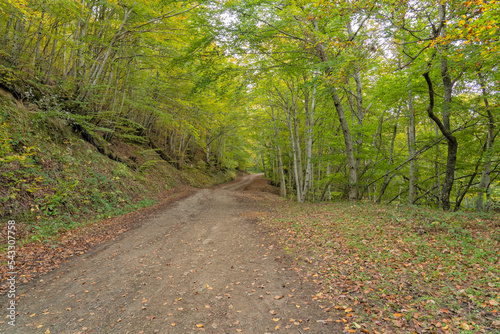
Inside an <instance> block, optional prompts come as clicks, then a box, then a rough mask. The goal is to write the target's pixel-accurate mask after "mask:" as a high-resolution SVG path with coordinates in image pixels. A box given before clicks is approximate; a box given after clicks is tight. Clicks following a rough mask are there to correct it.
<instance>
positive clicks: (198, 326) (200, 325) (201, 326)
mask: <svg viewBox="0 0 500 334" xmlns="http://www.w3.org/2000/svg"><path fill="white" fill-rule="evenodd" d="M196 327H197V328H203V327H205V325H203V324H197V325H196Z"/></svg>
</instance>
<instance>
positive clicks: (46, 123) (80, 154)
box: [0, 89, 234, 246]
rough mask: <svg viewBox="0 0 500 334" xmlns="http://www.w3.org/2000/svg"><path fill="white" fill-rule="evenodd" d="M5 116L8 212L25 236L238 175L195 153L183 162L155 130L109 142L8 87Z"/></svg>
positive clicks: (0, 130)
mask: <svg viewBox="0 0 500 334" xmlns="http://www.w3.org/2000/svg"><path fill="white" fill-rule="evenodd" d="M0 117H1V118H0V138H1V147H0V216H1V217H2V219H3V220H5V219H7V218H8V219H15V220H16V222H17V224H18V231H19V232H18V233H19V234H18V235H17V238H18V239H19V240H23V242H27V241H40V240H42V239H44V238H46V237H50V236H53V235H55V234H58V233H61V232H64V231H67V230H68V229H71V228H73V227H75V226H77V225H81V224H85V223H87V222H91V221H96V220H99V219H104V218H108V217H111V216H115V215H119V214H123V213H127V212H130V211H132V210H137V209H139V208H141V207H145V206H150V205H152V204H155V203H157V202H158V200H159V199H161V198H162V196H164V194H165V193H167V192H169V191H170V192H171V191H172V189H175V188H178V187H181V186H192V187H207V186H211V185H214V184H217V183H221V182H224V181H227V180H230V179H231V178H233V177H234V172H223V171H220V170H217V169H215V168H212V169H211V170H209V169H207V168H199V166H204V164H203V163H202V164H200V163H199V161H197V160H196V159H195V158H193V160H188V161H187V162H186V164H184V166H183V168H176V167H174V166H173V163H174V162H170V161H165V159H166V155H165V153H164V152H163V151H161V150H160V149H158V148H155V147H154V143H153V141H152V139H151V138H150V137H148V136H147V135H144V136H143V137H141V138H142V139H143V141H142V143H137V142H134V141H132V140H126V138H127V137H124V136H114V137H113V138H112V139H111V140H109V141H106V140H105V139H104V138H103V136H102V132H101V133H99V131H98V129H95V128H94V130H95V131H94V132H92V134H90V133H89V131H88V130H84V129H82V128H80V129H79V128H78V127H76V126H75V124H77V123H72V121H71V120H70V119H69V117H68V119H63V118H61V115H60V114H56V113H53V112H52V113H51V112H50V111H49V110H43V109H41V108H40V107H39V106H38V105H37V104H36V103H32V102H30V101H24V102H23V101H20V100H18V99H16V98H15V97H14V96H13V95H12V94H11V93H10V92H9V91H7V90H6V89H0ZM77 125H78V124H77ZM144 143H146V144H144ZM174 158H175V157H174ZM172 159H173V158H172ZM3 227H4V228H6V227H7V225H5V226H3ZM2 236H3V237H6V234H2ZM1 244H2V246H4V245H7V243H6V241H5V240H2V242H1Z"/></svg>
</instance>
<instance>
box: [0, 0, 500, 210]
mask: <svg viewBox="0 0 500 334" xmlns="http://www.w3.org/2000/svg"><path fill="white" fill-rule="evenodd" d="M0 12H1V13H2V15H1V17H0V29H1V31H2V34H1V39H2V40H1V43H2V46H3V47H2V49H1V50H0V60H1V64H0V66H1V67H0V84H1V86H2V87H3V88H5V89H6V90H8V91H9V92H12V93H13V94H14V96H16V98H19V99H21V100H23V101H29V102H30V103H32V104H34V105H36V106H37V108H39V109H40V110H42V111H43V113H44V114H45V115H46V116H47V117H54V118H56V119H60V120H62V121H64V122H66V124H68V126H70V127H71V128H72V129H73V130H74V131H76V132H78V133H80V134H81V136H82V138H84V139H85V140H87V141H88V142H90V143H92V144H93V145H95V146H96V147H97V148H98V149H99V150H100V152H103V153H104V154H107V155H108V156H110V157H111V158H113V154H112V153H110V152H108V150H107V149H106V146H107V145H108V144H109V143H111V142H112V140H113V138H119V139H120V140H126V141H129V142H133V143H137V144H141V145H147V146H149V147H150V148H152V149H154V150H156V151H157V152H159V154H160V155H161V156H162V157H163V158H164V159H165V160H167V161H169V162H171V163H172V164H174V165H175V166H176V167H178V168H183V166H185V165H186V164H188V165H193V164H194V165H197V166H200V167H201V168H209V167H210V166H212V167H214V168H222V169H227V170H229V169H233V170H234V169H240V170H244V169H245V168H247V167H249V166H251V165H252V164H258V165H259V166H260V168H261V170H262V171H264V172H265V173H266V175H267V176H268V177H269V178H271V179H272V181H273V182H274V184H276V185H278V186H279V187H280V193H281V195H282V196H283V197H286V196H289V197H294V198H295V199H296V200H297V201H298V202H304V201H313V202H314V201H333V200H339V199H345V200H349V201H357V200H366V201H372V202H377V203H404V204H406V203H408V204H418V205H427V206H433V207H439V208H442V209H443V210H445V211H448V210H455V211H456V210H459V209H465V210H477V211H487V210H491V209H496V208H497V207H498V201H499V199H500V186H499V180H498V177H499V173H500V167H499V164H500V161H499V159H498V156H499V155H498V143H497V141H496V140H495V139H496V137H497V135H498V131H499V129H498V118H499V116H500V115H499V109H498V105H499V104H498V84H499V77H498V59H499V34H500V32H499V30H498V22H499V15H500V14H499V6H498V4H497V2H496V1H495V0H491V1H483V0H476V1H465V2H464V1H452V0H450V1H440V2H438V1H418V2H415V1H408V0H401V1H377V2H372V1H354V0H350V1H324V0H318V1H289V2H287V1H285V2H281V1H223V2H220V1H215V2H211V1H207V2H204V1H201V2H178V1H151V0H136V1H121V0H120V1H116V0H113V1H92V0H81V1H73V0H44V1H30V0H21V1H2V2H1V3H0ZM7 114H8V113H7V112H4V114H3V116H2V117H3V118H6V117H8V115H7ZM3 124H4V125H5V123H4V122H3ZM4 125H3V126H2V129H1V131H2V132H1V135H2V138H3V140H2V151H1V152H0V153H1V157H0V159H1V161H2V164H21V165H22V164H23V162H25V161H26V160H25V159H27V158H28V159H29V157H30V155H32V154H33V150H35V149H34V148H33V147H22V145H19V144H18V145H16V141H15V140H14V139H12V138H13V137H14V135H13V134H12V133H9V130H8V128H7V127H6V126H4ZM115 158H116V157H115ZM4 169H5V168H4ZM7 169H8V168H7ZM8 170H9V169H8ZM9 173H10V174H9ZM2 177H4V178H7V179H9V178H12V177H13V176H12V173H11V171H10V172H5V170H4V173H3V176H2Z"/></svg>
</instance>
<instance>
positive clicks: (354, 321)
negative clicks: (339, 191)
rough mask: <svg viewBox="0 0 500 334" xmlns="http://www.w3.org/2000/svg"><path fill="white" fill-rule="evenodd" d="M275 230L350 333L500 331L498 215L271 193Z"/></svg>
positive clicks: (267, 223)
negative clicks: (304, 200)
mask: <svg viewBox="0 0 500 334" xmlns="http://www.w3.org/2000/svg"><path fill="white" fill-rule="evenodd" d="M268 205H269V206H270V207H272V208H273V213H272V214H269V215H268V216H266V217H265V218H263V219H262V221H261V224H263V225H265V226H266V227H268V228H270V229H271V231H272V232H271V233H272V234H273V235H275V236H276V237H277V238H278V239H279V243H280V245H281V248H282V249H283V250H284V251H286V252H287V253H288V254H289V256H290V257H291V259H292V265H293V266H294V267H295V269H296V270H297V271H298V272H300V273H301V274H302V275H303V276H305V277H307V279H309V280H311V281H314V282H315V283H316V284H318V286H319V287H320V288H321V289H320V291H321V292H320V293H318V294H317V295H316V297H315V298H318V299H319V300H328V301H330V305H331V307H330V312H333V313H337V314H338V315H340V318H339V320H337V321H338V322H341V323H343V324H344V326H345V327H344V329H345V332H352V333H498V332H500V318H499V313H500V312H499V310H500V307H499V303H500V255H499V248H500V247H499V246H500V220H499V217H498V215H491V214H490V215H483V216H481V215H478V214H470V213H443V212H441V211H436V210H432V209H425V208H421V207H395V206H380V205H373V204H369V203H356V204H352V203H330V204H325V203H322V204H297V203H293V202H290V201H285V200H281V199H279V198H277V197H275V196H269V200H268Z"/></svg>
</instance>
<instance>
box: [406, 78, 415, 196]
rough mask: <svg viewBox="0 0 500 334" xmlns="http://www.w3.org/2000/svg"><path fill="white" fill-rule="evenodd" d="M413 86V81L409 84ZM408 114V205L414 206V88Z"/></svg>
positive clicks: (410, 94)
mask: <svg viewBox="0 0 500 334" xmlns="http://www.w3.org/2000/svg"><path fill="white" fill-rule="evenodd" d="M409 84H410V85H411V81H410V82H409ZM408 114H409V124H408V156H409V158H410V159H411V160H410V172H409V176H408V179H409V189H408V203H409V204H413V203H414V201H415V165H416V159H415V141H416V139H415V110H414V109H413V95H412V88H411V87H409V90H408Z"/></svg>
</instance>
